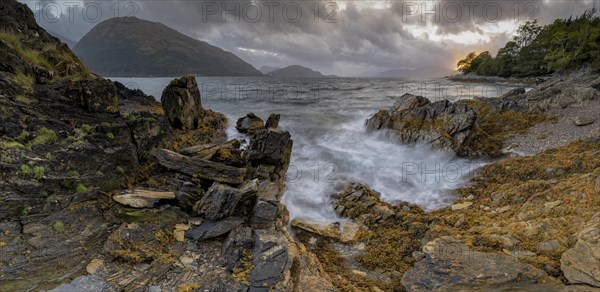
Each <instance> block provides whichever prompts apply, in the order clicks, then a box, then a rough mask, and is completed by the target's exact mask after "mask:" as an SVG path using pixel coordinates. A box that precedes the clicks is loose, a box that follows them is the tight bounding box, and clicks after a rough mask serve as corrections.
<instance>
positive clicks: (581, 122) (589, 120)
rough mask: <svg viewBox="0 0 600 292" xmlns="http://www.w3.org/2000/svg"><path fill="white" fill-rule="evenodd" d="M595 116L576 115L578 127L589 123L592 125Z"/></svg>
mask: <svg viewBox="0 0 600 292" xmlns="http://www.w3.org/2000/svg"><path fill="white" fill-rule="evenodd" d="M594 121H595V120H594V118H592V117H576V118H575V125H576V126H578V127H583V126H587V125H591V124H593V123H594Z"/></svg>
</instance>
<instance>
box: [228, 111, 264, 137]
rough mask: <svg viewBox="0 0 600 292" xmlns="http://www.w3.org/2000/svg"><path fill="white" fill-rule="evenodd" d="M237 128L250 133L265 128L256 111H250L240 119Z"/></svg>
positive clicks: (241, 131)
mask: <svg viewBox="0 0 600 292" xmlns="http://www.w3.org/2000/svg"><path fill="white" fill-rule="evenodd" d="M235 128H236V129H237V130H238V131H239V132H240V133H244V134H248V135H252V134H254V133H255V132H256V131H258V130H261V129H264V128H265V124H264V122H263V120H262V119H261V118H259V117H257V116H256V115H255V114H254V113H248V114H247V115H246V116H245V117H242V118H240V119H238V121H237V123H236V124H235Z"/></svg>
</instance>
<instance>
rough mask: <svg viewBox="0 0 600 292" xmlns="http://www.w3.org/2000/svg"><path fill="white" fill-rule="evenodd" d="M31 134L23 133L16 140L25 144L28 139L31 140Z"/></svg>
mask: <svg viewBox="0 0 600 292" xmlns="http://www.w3.org/2000/svg"><path fill="white" fill-rule="evenodd" d="M29 134H30V133H29V132H27V131H23V132H21V134H19V136H17V138H16V140H17V141H19V142H21V143H25V141H27V139H28V138H29Z"/></svg>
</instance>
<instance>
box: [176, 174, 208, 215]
mask: <svg viewBox="0 0 600 292" xmlns="http://www.w3.org/2000/svg"><path fill="white" fill-rule="evenodd" d="M203 196H204V190H203V189H202V188H201V187H200V186H198V185H197V184H195V183H193V182H190V181H181V183H180V185H179V187H178V188H177V192H176V193H175V197H176V199H177V205H178V206H179V207H181V208H182V210H185V211H192V210H193V208H194V206H195V205H196V203H197V202H198V201H200V199H201V198H202V197H203Z"/></svg>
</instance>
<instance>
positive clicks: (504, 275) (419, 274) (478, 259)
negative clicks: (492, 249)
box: [402, 237, 549, 291]
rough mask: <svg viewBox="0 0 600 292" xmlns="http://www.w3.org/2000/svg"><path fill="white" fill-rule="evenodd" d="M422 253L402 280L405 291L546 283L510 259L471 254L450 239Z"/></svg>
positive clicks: (543, 275)
mask: <svg viewBox="0 0 600 292" xmlns="http://www.w3.org/2000/svg"><path fill="white" fill-rule="evenodd" d="M423 252H424V253H425V259H423V260H421V261H420V262H418V263H416V264H415V266H414V268H412V269H410V270H408V271H407V272H406V273H405V274H404V276H403V277H402V285H403V286H404V288H405V289H406V290H407V291H449V290H452V291H457V290H461V289H475V290H485V289H491V288H497V287H500V286H504V285H517V287H518V285H527V284H534V283H541V282H545V281H548V280H549V278H548V276H547V275H546V273H545V272H544V271H542V270H539V269H536V268H535V267H533V266H532V265H529V264H524V263H521V262H519V261H518V260H517V259H516V258H514V257H511V256H507V255H502V254H494V253H485V252H477V251H473V250H471V249H470V248H469V247H467V246H466V245H464V244H463V243H462V242H461V241H459V240H458V239H456V238H452V237H441V238H438V239H436V240H433V241H431V242H429V243H427V244H426V245H425V246H423Z"/></svg>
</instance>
